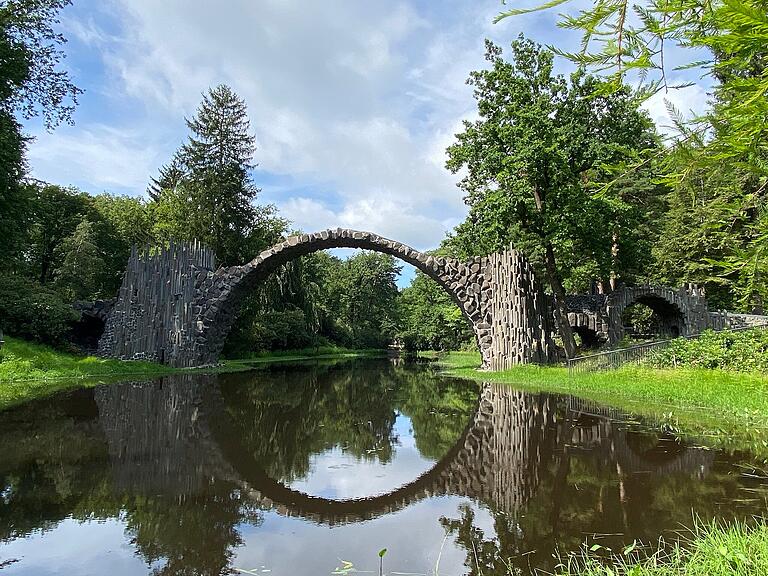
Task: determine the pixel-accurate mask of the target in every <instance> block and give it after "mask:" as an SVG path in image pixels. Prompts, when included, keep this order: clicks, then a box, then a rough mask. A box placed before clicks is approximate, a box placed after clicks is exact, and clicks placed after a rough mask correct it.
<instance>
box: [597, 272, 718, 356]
mask: <svg viewBox="0 0 768 576" xmlns="http://www.w3.org/2000/svg"><path fill="white" fill-rule="evenodd" d="M638 303H639V304H645V305H646V306H648V307H649V308H651V309H652V310H653V311H654V312H655V313H656V314H657V315H658V317H659V320H660V323H661V325H660V331H661V334H663V335H664V336H666V337H676V336H688V335H691V334H697V333H699V332H701V331H702V330H704V329H706V328H707V327H708V326H709V324H710V318H709V308H708V306H707V301H706V299H705V298H704V294H703V292H702V291H701V289H699V288H697V287H695V286H684V287H682V288H680V289H677V290H675V289H673V288H667V287H663V286H631V287H622V288H620V289H618V290H616V291H614V292H612V293H611V294H609V295H608V297H607V300H606V312H607V314H608V327H609V328H608V344H609V345H615V344H617V343H618V342H619V341H620V340H621V339H622V338H623V337H624V334H625V330H624V325H623V321H622V316H623V314H624V311H625V310H626V309H627V308H629V307H630V306H632V305H633V304H638Z"/></svg>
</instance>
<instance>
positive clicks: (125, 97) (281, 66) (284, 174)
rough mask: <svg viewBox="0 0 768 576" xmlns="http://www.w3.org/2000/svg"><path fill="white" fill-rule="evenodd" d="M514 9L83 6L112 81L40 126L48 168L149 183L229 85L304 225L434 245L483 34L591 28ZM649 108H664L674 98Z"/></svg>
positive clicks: (455, 207)
mask: <svg viewBox="0 0 768 576" xmlns="http://www.w3.org/2000/svg"><path fill="white" fill-rule="evenodd" d="M576 2H577V4H576V5H575V6H576V7H578V6H580V5H581V3H584V2H586V0H576ZM73 9H74V10H77V6H74V7H73ZM501 9H502V6H501V4H500V3H499V2H498V0H481V1H479V2H472V3H466V2H460V1H458V0H445V2H441V3H439V4H436V3H416V2H413V1H412V0H399V1H396V2H387V3H361V2H355V1H354V0H328V1H327V2H309V3H308V2H300V1H299V0H261V1H260V2H251V1H249V0H231V1H229V2H227V3H224V4H220V5H216V6H214V5H212V4H210V3H208V2H202V1H200V0H193V1H189V0H166V1H165V2H156V1H155V0H109V2H108V3H107V4H106V5H103V4H99V5H98V6H97V9H91V10H90V11H88V10H85V9H83V10H82V11H81V13H80V14H81V17H80V18H76V17H75V16H74V15H73V16H71V17H70V16H68V19H67V20H65V21H64V28H65V30H66V31H67V34H68V35H71V37H72V38H73V39H74V40H77V41H79V42H81V43H82V44H83V45H84V46H86V47H87V48H88V49H90V50H91V51H92V50H93V49H94V48H95V49H98V50H99V54H100V55H101V58H102V60H103V65H104V70H102V71H99V74H97V75H96V76H97V77H98V78H99V85H96V86H89V85H87V84H86V85H84V86H83V87H84V88H86V90H87V92H86V97H91V98H92V99H93V100H92V101H88V103H87V104H86V103H84V104H83V107H85V106H86V105H88V106H92V104H93V102H94V101H98V102H97V103H98V104H99V106H100V107H101V109H100V112H99V114H89V115H88V122H86V123H85V124H82V125H79V126H76V127H75V128H74V129H66V130H64V129H62V130H60V131H59V132H57V133H55V134H54V135H53V136H51V135H47V134H43V135H40V137H39V139H38V141H37V142H35V143H34V144H33V145H32V146H31V148H30V158H31V160H32V165H33V168H34V172H35V174H36V175H38V176H39V177H43V178H47V179H50V180H52V181H56V182H61V183H74V184H79V185H81V186H82V187H84V188H85V189H88V190H93V189H100V188H102V187H103V188H111V187H115V188H118V189H120V190H133V192H134V193H137V194H140V193H142V192H143V190H144V188H145V186H146V183H147V181H148V180H149V178H150V177H151V176H152V175H154V174H155V173H156V171H157V168H158V167H159V166H160V165H161V164H163V163H165V162H166V161H167V160H168V158H169V157H170V154H171V153H172V151H173V150H174V148H175V147H176V146H177V145H178V144H179V143H180V141H181V140H182V138H183V137H184V135H185V134H184V133H185V130H186V128H185V125H184V121H183V119H184V117H189V116H191V115H192V114H193V113H194V111H195V108H196V106H197V105H198V103H199V101H200V98H201V93H202V92H204V91H205V90H206V89H207V88H208V87H210V86H213V85H216V84H218V83H227V84H229V85H231V86H232V87H233V88H234V89H235V91H236V92H237V93H238V94H240V95H241V96H242V97H244V98H245V100H246V102H247V103H248V106H249V110H250V115H251V124H252V129H253V131H254V132H255V133H256V136H257V141H258V151H257V155H256V161H257V162H258V163H259V172H258V174H257V176H262V175H265V176H267V177H269V178H271V180H269V178H268V179H267V180H265V188H269V181H272V180H275V179H277V180H280V181H289V182H290V183H291V186H293V188H291V186H288V187H286V189H285V190H284V192H283V193H282V194H283V195H278V194H272V195H271V197H270V200H272V201H274V202H275V203H276V204H277V205H278V207H279V208H280V209H281V210H282V211H283V212H284V214H285V215H286V216H287V217H289V218H291V219H292V220H293V221H294V226H296V227H300V228H302V229H305V230H315V229H321V228H325V227H329V226H330V227H336V226H350V227H355V228H363V229H369V230H371V231H373V232H377V233H380V234H384V235H386V236H391V237H394V238H396V239H398V240H401V241H406V242H409V243H411V244H412V245H414V247H417V248H421V249H424V248H432V247H435V246H436V245H437V244H438V243H439V242H440V240H441V239H442V237H443V235H444V233H445V231H446V229H447V227H448V226H449V225H453V224H455V223H456V222H458V221H460V220H461V219H463V216H464V214H465V213H466V208H465V206H464V205H463V203H462V201H461V192H460V190H459V189H458V188H456V186H455V183H456V181H457V180H458V177H457V176H455V175H452V174H450V173H448V172H447V171H446V169H445V168H444V164H445V148H446V147H447V146H448V145H449V144H450V143H451V142H453V139H454V134H455V133H456V132H458V131H459V130H460V129H461V120H462V119H468V118H469V119H471V118H473V117H474V116H475V114H476V112H475V103H474V100H473V97H472V89H471V87H469V86H467V85H466V84H465V80H466V78H467V76H468V74H469V72H470V71H471V70H474V69H478V68H479V67H482V66H484V65H485V62H484V60H483V53H484V48H483V39H484V37H485V36H490V37H491V38H492V39H493V40H494V41H496V42H497V43H499V44H502V45H508V43H509V41H510V40H512V39H513V38H515V37H516V36H517V34H518V33H519V32H520V31H524V32H525V33H526V35H528V36H529V37H533V38H535V39H537V40H538V41H540V42H543V43H547V42H552V43H557V44H558V45H562V42H566V43H567V42H570V41H571V40H573V41H574V42H577V40H578V39H577V38H576V37H575V36H573V38H571V36H568V33H566V32H563V31H561V30H558V29H557V28H556V26H555V25H554V22H555V20H556V18H557V15H556V12H554V11H548V12H543V13H539V14H535V15H530V16H527V17H521V18H511V19H507V20H505V21H504V22H502V23H501V24H498V25H493V24H491V20H492V18H493V16H494V15H495V14H497V13H498V12H499V11H500V10H501ZM102 18H108V19H109V23H110V24H111V25H109V26H108V25H105V24H104V22H102V21H101V20H100V19H102ZM115 23H117V26H115ZM115 28H117V29H115ZM105 30H108V31H109V32H108V33H107V32H105ZM565 48H569V46H565ZM73 64H75V65H77V62H73ZM89 65H92V62H89ZM105 78H106V80H104V79H105ZM104 83H106V84H110V83H111V85H108V86H105V85H103V84H104ZM673 98H674V96H673ZM99 99H100V100H99ZM688 99H689V97H688V96H686V102H687V100H688ZM692 99H693V100H696V101H699V100H701V94H697V95H695V97H693V98H692ZM84 102H85V100H84ZM683 104H685V102H683ZM648 107H649V110H650V111H651V114H652V115H653V116H654V118H655V119H661V118H662V116H663V103H662V104H660V103H659V101H652V102H649V104H648ZM682 107H683V108H687V106H682ZM89 110H90V109H89ZM94 118H96V119H97V120H98V123H94ZM107 124H108V125H111V126H113V127H115V126H116V127H120V128H113V129H112V130H113V132H110V130H109V129H107V128H106V127H105V126H106V125H107ZM126 126H130V128H125V127H126ZM257 184H260V182H259V181H258V178H257ZM271 189H272V190H273V191H276V190H277V189H276V188H274V187H272V188H271ZM318 190H322V194H320V193H319V192H317V191H318Z"/></svg>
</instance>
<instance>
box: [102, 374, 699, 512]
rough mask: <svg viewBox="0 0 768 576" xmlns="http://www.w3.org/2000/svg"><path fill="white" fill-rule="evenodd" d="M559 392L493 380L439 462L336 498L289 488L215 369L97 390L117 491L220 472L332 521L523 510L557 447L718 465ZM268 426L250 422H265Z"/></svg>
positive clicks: (181, 489) (266, 498) (169, 486)
mask: <svg viewBox="0 0 768 576" xmlns="http://www.w3.org/2000/svg"><path fill="white" fill-rule="evenodd" d="M558 400H560V399H558V398H557V397H553V396H551V395H547V394H531V393H527V392H522V391H519V390H514V389H512V388H510V387H509V386H506V385H502V384H491V383H488V384H484V385H483V386H482V390H481V393H480V398H479V401H478V403H477V407H476V411H475V413H474V415H473V416H472V418H471V420H470V421H469V423H468V424H467V426H466V428H465V430H464V431H463V433H462V434H461V436H460V437H459V438H458V439H457V441H456V443H455V444H454V445H453V446H452V447H451V448H450V449H449V450H448V451H447V453H446V454H445V455H444V456H443V457H442V458H441V459H440V460H439V461H437V462H436V463H435V465H434V466H433V467H432V468H431V469H430V470H428V471H427V472H425V473H424V474H422V475H420V476H418V477H417V478H415V479H414V480H413V481H411V482H409V483H407V484H405V485H403V486H399V487H397V488H395V489H393V490H392V491H390V492H387V493H385V494H378V495H372V496H369V497H365V498H355V499H348V500H336V499H329V498H322V497H318V496H313V495H309V494H304V493H302V492H299V491H296V490H292V489H291V488H290V487H289V486H286V485H285V484H283V483H281V482H280V480H279V479H276V478H273V477H272V476H271V475H270V473H269V472H267V471H266V470H265V469H264V468H263V467H262V466H261V464H260V463H259V461H258V459H257V458H254V455H253V454H252V453H250V451H249V450H248V449H247V448H246V447H245V446H243V445H242V444H241V443H240V442H239V440H240V438H239V436H238V434H237V429H236V427H235V426H234V425H233V423H232V422H231V421H230V418H231V417H230V415H229V414H228V413H227V409H226V406H225V399H224V398H223V396H222V394H221V390H220V389H219V385H218V382H217V378H216V377H215V376H197V375H195V376H192V375H185V376H172V377H167V378H163V379H162V380H161V383H160V384H156V385H154V386H147V385H143V384H141V383H138V384H129V385H123V386H111V387H103V388H100V389H98V390H97V391H96V402H97V404H98V406H99V413H100V421H101V424H102V426H103V427H104V432H105V436H106V438H107V442H108V445H109V452H110V456H111V459H112V467H113V473H114V475H115V477H114V479H115V485H116V486H117V487H119V488H120V489H122V490H137V491H140V492H145V493H148V494H152V493H158V492H165V493H172V494H174V495H177V496H185V495H189V494H194V493H196V492H198V491H199V490H200V489H201V487H202V486H204V485H205V484H206V483H207V482H208V481H209V479H210V478H218V479H221V480H226V481H228V482H230V483H232V484H233V485H236V486H238V487H239V489H240V490H241V491H242V493H241V495H242V497H244V498H248V499H249V500H251V501H252V502H253V503H254V504H255V505H257V506H258V507H259V508H261V509H272V510H275V511H277V512H278V513H279V514H282V515H286V516H291V517H303V518H306V519H309V520H311V521H313V522H317V523H322V524H330V525H336V524H348V523H355V522H361V521H365V520H370V519H372V518H375V517H378V516H382V515H384V514H389V513H392V512H396V511H398V510H400V509H402V508H405V507H407V506H408V505H410V504H413V503H416V502H418V501H419V500H422V499H424V498H430V497H436V496H446V495H453V496H463V497H468V498H470V499H472V500H475V501H478V502H482V503H484V504H486V505H488V506H490V507H493V508H494V509H495V510H498V511H500V512H503V513H505V514H508V515H512V516H514V515H515V514H517V513H518V512H519V511H520V510H521V509H522V508H523V507H524V506H525V504H526V503H527V502H528V500H529V499H530V498H531V496H532V495H533V494H534V492H535V491H536V488H537V486H538V484H539V479H540V474H541V470H542V466H543V465H545V464H546V463H547V461H548V460H550V459H551V458H552V453H553V451H554V450H555V449H556V447H557V446H558V445H563V446H565V447H566V449H567V450H570V451H586V452H589V453H590V454H591V455H592V457H593V458H597V459H598V460H600V461H601V462H602V463H603V464H604V465H605V466H611V465H613V466H615V467H616V469H617V470H618V471H619V472H620V473H621V474H627V475H632V474H638V473H647V474H655V475H666V474H674V473H684V474H692V475H696V476H703V475H705V474H706V473H707V471H708V470H709V468H710V466H711V464H712V460H713V457H714V453H713V452H712V451H710V450H707V449H703V448H691V447H686V446H684V445H681V444H677V443H675V442H670V443H667V445H665V447H664V448H663V449H659V450H654V449H656V448H657V447H655V446H654V447H653V448H654V449H651V450H644V451H642V452H638V451H637V450H636V448H635V447H633V446H632V443H631V442H630V441H629V438H630V437H631V435H632V432H631V431H630V430H627V429H626V428H625V427H621V426H616V425H615V424H614V421H616V420H618V421H623V420H625V418H626V417H625V415H624V414H622V413H621V412H619V411H616V410H610V409H605V408H603V407H599V406H597V405H594V404H591V403H588V402H583V401H579V400H578V399H575V398H567V399H565V400H564V406H565V412H563V411H561V417H560V418H558V415H557V413H556V410H557V405H556V404H557V402H558ZM560 420H562V423H563V424H562V425H560V426H558V423H559V421H560ZM259 424H260V423H259V422H254V423H252V425H253V427H254V428H255V429H257V430H258V429H260V426H259ZM272 440H274V438H272ZM264 442H269V440H268V439H267V438H264ZM265 447H267V446H266V444H265ZM670 447H672V448H673V449H672V450H670ZM267 451H269V450H268V449H267Z"/></svg>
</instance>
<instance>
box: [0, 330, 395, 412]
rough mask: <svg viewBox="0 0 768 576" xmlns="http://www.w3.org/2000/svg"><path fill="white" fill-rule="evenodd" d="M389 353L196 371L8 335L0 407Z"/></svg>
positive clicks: (1, 359) (315, 353) (245, 362)
mask: <svg viewBox="0 0 768 576" xmlns="http://www.w3.org/2000/svg"><path fill="white" fill-rule="evenodd" d="M385 354H386V351H385V350H377V351H373V350H350V349H347V348H335V347H324V348H313V349H307V350H286V351H278V352H271V353H260V354H255V355H253V356H252V357H249V358H238V359H228V360H224V361H223V362H222V363H221V364H219V365H218V366H211V367H206V368H194V369H191V368H171V367H169V366H164V365H162V364H157V363H154V362H137V361H131V362H128V361H123V360H113V359H106V358H98V357H96V356H85V355H78V354H73V353H69V352H64V351H61V350H57V349H55V348H51V347H50V346H45V345H42V344H37V343H34V342H28V341H25V340H20V339H18V338H12V337H6V339H5V344H4V345H3V348H2V350H0V410H2V409H4V408H7V407H9V406H12V405H14V404H18V403H21V402H25V401H27V400H32V399H34V398H38V397H42V396H47V395H49V394H52V393H54V392H58V391H59V390H66V389H70V388H79V387H82V388H85V387H89V386H96V385H98V384H103V383H106V382H115V381H119V380H125V379H127V378H134V377H135V378H139V379H141V378H157V377H159V376H165V375H169V374H178V373H181V372H190V371H195V372H204V373H210V372H240V371H245V370H252V369H253V368H255V367H256V366H258V365H263V364H268V363H272V362H289V361H290V362H296V361H302V360H313V359H331V358H356V357H372V356H375V355H385Z"/></svg>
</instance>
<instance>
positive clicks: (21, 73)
mask: <svg viewBox="0 0 768 576" xmlns="http://www.w3.org/2000/svg"><path fill="white" fill-rule="evenodd" d="M69 4H70V0H5V1H4V2H2V3H0V34H1V35H2V37H1V38H0V51H2V55H3V59H2V60H0V62H2V65H0V70H1V71H2V73H1V74H2V77H0V80H1V81H0V107H1V108H2V110H4V111H6V112H8V113H10V114H13V113H15V112H19V113H21V114H22V116H24V117H25V118H32V117H35V116H39V115H42V117H43V121H44V122H45V125H46V127H47V128H54V127H56V126H57V125H58V124H59V123H61V122H71V121H72V113H73V112H74V109H75V106H76V105H77V97H78V96H79V95H80V94H82V90H81V89H80V88H78V87H77V86H75V85H74V84H73V83H72V81H71V80H70V77H69V73H68V72H66V71H64V70H60V69H59V65H60V64H61V61H62V60H63V59H64V52H63V51H62V50H61V48H60V47H61V46H62V45H63V44H65V43H66V41H67V40H66V38H64V36H63V35H62V34H60V33H58V32H56V31H55V30H54V26H55V25H56V24H58V23H59V20H58V14H59V12H60V11H61V10H62V9H63V8H64V7H66V6H68V5H69ZM7 55H10V56H11V58H10V59H7V60H6V57H7Z"/></svg>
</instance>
